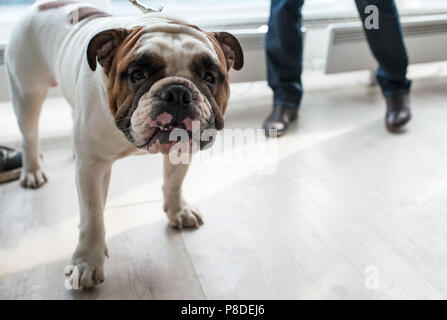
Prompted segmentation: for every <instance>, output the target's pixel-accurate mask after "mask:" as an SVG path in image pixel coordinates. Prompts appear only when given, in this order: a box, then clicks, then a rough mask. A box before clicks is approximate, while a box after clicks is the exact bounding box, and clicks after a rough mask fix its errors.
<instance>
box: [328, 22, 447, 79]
mask: <svg viewBox="0 0 447 320" xmlns="http://www.w3.org/2000/svg"><path fill="white" fill-rule="evenodd" d="M379 19H380V17H379ZM401 22H402V29H403V32H404V36H405V43H406V46H407V51H408V56H409V59H410V63H412V64H413V63H426V62H435V61H443V60H447V15H437V16H427V17H412V18H405V19H402V21H401ZM376 68H377V62H376V61H375V59H374V57H373V56H372V54H371V52H370V50H369V47H368V43H367V42H366V38H365V35H364V33H363V30H362V26H361V23H360V22H358V23H356V22H354V23H351V22H349V23H339V24H331V25H329V26H328V46H327V54H326V66H325V73H326V74H332V73H339V72H347V71H356V70H365V69H367V70H374V69H376Z"/></svg>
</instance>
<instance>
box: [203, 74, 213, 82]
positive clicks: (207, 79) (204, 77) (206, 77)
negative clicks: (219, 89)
mask: <svg viewBox="0 0 447 320" xmlns="http://www.w3.org/2000/svg"><path fill="white" fill-rule="evenodd" d="M203 80H205V81H206V82H208V83H211V84H215V83H216V78H215V77H214V76H213V75H212V74H211V72H206V73H205V75H204V76H203Z"/></svg>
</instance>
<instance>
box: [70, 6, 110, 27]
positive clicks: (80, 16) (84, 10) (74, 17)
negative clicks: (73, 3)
mask: <svg viewBox="0 0 447 320" xmlns="http://www.w3.org/2000/svg"><path fill="white" fill-rule="evenodd" d="M110 16H111V14H109V13H107V12H105V11H102V10H99V9H97V8H94V7H79V8H76V9H74V10H73V11H72V12H70V14H69V15H68V17H67V22H68V23H69V24H71V25H74V24H76V23H78V22H81V21H82V20H85V19H95V18H102V17H110Z"/></svg>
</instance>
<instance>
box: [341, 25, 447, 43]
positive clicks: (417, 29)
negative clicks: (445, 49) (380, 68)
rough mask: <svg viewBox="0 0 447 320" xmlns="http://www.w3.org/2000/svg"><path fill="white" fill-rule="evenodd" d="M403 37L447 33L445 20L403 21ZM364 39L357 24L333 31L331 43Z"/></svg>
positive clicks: (355, 41) (361, 40) (354, 41)
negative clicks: (350, 27)
mask: <svg viewBox="0 0 447 320" xmlns="http://www.w3.org/2000/svg"><path fill="white" fill-rule="evenodd" d="M402 29H403V32H404V35H405V37H417V36H424V35H435V34H447V21H436V22H424V23H419V22H418V23H408V24H407V23H403V26H402ZM363 41H365V35H364V33H363V30H362V27H361V25H360V24H358V26H357V27H353V28H352V29H350V30H340V31H339V32H335V33H334V37H333V39H332V44H333V45H337V44H349V43H357V42H363Z"/></svg>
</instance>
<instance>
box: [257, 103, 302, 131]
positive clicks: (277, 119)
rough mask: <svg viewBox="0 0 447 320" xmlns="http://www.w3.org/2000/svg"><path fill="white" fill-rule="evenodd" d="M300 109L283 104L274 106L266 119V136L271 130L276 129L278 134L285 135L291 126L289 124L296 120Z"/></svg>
mask: <svg viewBox="0 0 447 320" xmlns="http://www.w3.org/2000/svg"><path fill="white" fill-rule="evenodd" d="M297 117H298V111H297V110H296V109H293V108H287V107H283V106H276V107H273V111H272V113H270V115H269V116H268V117H267V119H266V120H265V121H264V125H263V127H264V130H265V134H266V136H269V130H273V129H276V136H277V137H280V136H282V135H284V134H285V133H286V131H287V129H288V128H289V124H290V123H291V122H293V121H295V120H296V118H297Z"/></svg>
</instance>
